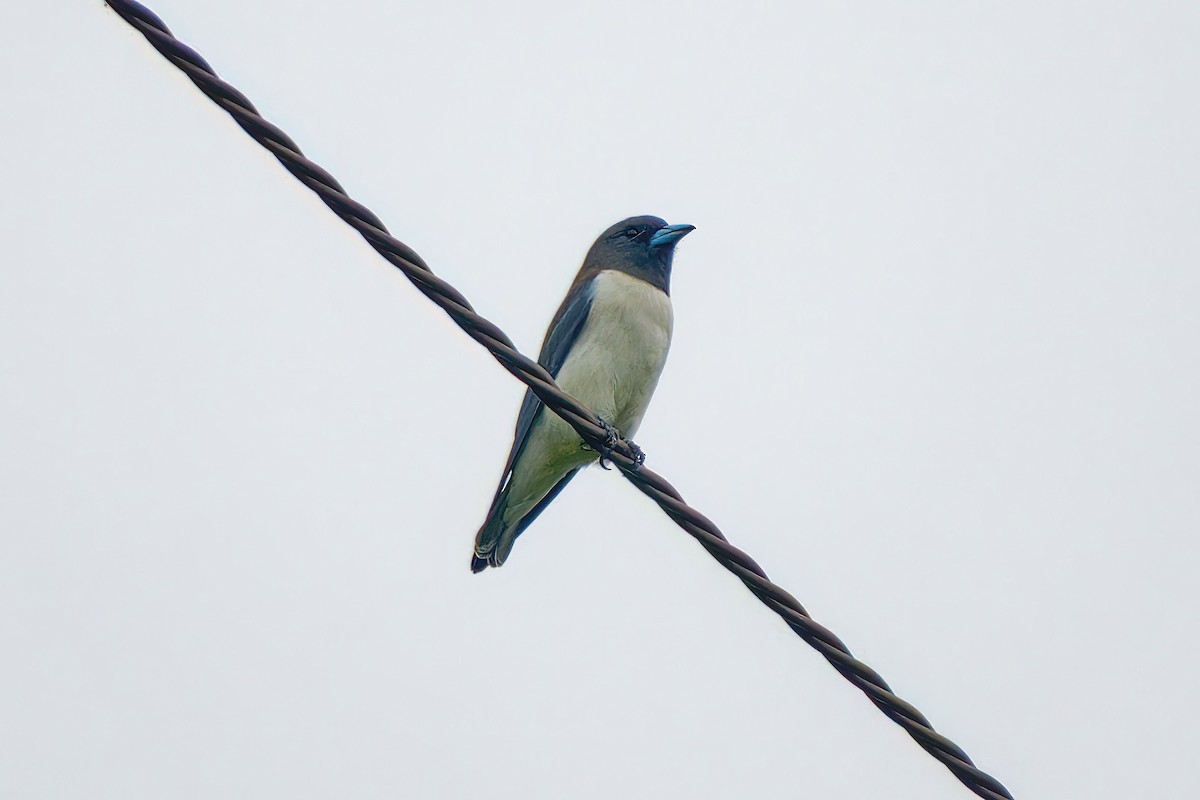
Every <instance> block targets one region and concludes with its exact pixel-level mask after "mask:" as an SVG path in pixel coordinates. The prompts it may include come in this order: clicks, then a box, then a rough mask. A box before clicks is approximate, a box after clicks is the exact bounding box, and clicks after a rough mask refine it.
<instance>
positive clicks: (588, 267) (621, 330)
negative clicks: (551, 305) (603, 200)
mask: <svg viewBox="0 0 1200 800" xmlns="http://www.w3.org/2000/svg"><path fill="white" fill-rule="evenodd" d="M693 230H695V226H694V225H668V224H667V223H666V222H664V221H663V220H662V219H660V218H658V217H653V216H638V217H629V218H628V219H624V220H621V221H620V222H618V223H616V224H614V225H612V226H611V227H610V228H608V230H606V231H604V233H602V234H600V236H599V238H597V239H596V241H595V243H594V244H593V245H592V246H591V248H590V249H589V250H588V252H587V255H586V256H585V257H584V259H583V266H581V267H580V269H579V272H578V273H577V274H576V275H575V280H574V281H573V282H572V283H571V288H570V290H568V292H567V296H566V297H565V298H564V299H563V301H562V305H560V306H559V307H558V312H557V313H555V315H554V318H553V319H552V320H551V321H550V327H549V329H548V330H547V331H546V338H545V339H544V341H543V342H542V349H541V353H540V354H539V355H538V363H540V364H541V365H542V366H543V367H545V368H546V370H547V371H548V372H549V373H550V374H551V375H553V376H554V379H555V382H557V383H558V385H559V386H560V387H561V388H562V389H563V391H565V392H567V393H568V394H570V395H572V396H573V397H575V398H576V399H578V400H579V401H581V402H582V403H583V404H584V405H586V406H587V407H588V408H590V409H591V410H592V411H594V412H596V413H597V414H598V415H599V416H600V420H601V422H602V425H603V427H604V429H605V430H606V431H607V432H608V434H609V441H611V442H615V441H616V437H617V436H622V437H623V438H625V439H627V440H628V439H629V438H631V437H632V436H633V435H634V434H635V433H636V432H637V429H638V427H639V425H640V424H641V422H642V417H643V416H644V415H645V413H646V407H647V406H648V405H649V403H650V396H651V395H652V394H653V393H654V388H655V386H656V385H657V384H658V378H659V376H660V375H661V374H662V370H663V365H664V364H665V363H666V360H667V350H668V349H669V348H670V346H671V329H672V325H673V319H674V318H673V314H672V310H671V264H672V261H673V260H674V256H675V245H676V244H678V243H679V240H680V239H682V238H683V237H684V236H687V235H688V234H689V233H691V232H692V231H693ZM635 453H637V454H639V455H640V453H641V451H640V449H638V450H635ZM601 459H602V454H601V453H597V452H596V451H594V450H592V449H591V448H589V447H588V446H587V445H586V444H584V442H583V439H582V438H580V436H579V434H578V433H576V432H575V429H574V428H572V427H571V426H570V425H568V424H567V423H566V422H565V421H564V420H563V419H562V418H561V417H559V416H558V415H557V414H555V413H554V412H552V411H548V410H547V409H546V407H545V406H544V405H543V404H542V401H541V400H539V399H538V398H537V397H536V396H535V395H534V394H533V392H532V391H529V390H526V392H525V399H524V400H523V401H522V402H521V410H520V412H519V413H518V414H517V425H516V430H515V431H514V432H513V443H512V449H511V450H509V453H508V460H507V462H506V463H505V465H504V471H503V473H502V474H501V476H500V483H499V485H498V486H497V487H496V494H495V496H494V497H493V498H492V504H491V507H490V508H489V509H488V513H487V517H486V518H485V520H484V522H483V525H482V526H481V527H480V528H479V532H478V533H477V534H476V536H475V550H474V552H473V553H472V555H471V571H472V572H482V571H483V570H485V569H487V568H488V567H499V566H500V565H502V564H503V563H504V561H505V559H507V558H508V556H509V553H510V552H511V551H512V547H513V543H514V542H515V541H516V540H517V537H518V536H520V535H521V533H522V532H523V531H524V530H525V529H526V528H528V527H529V525H530V523H532V522H533V521H534V520H535V519H536V518H537V516H538V515H539V514H541V513H542V511H544V510H545V509H546V506H548V505H549V504H550V502H551V501H552V500H554V498H555V497H557V496H558V494H559V492H561V491H562V490H563V488H564V487H566V485H567V484H568V483H569V482H570V481H571V479H572V478H574V477H575V475H576V473H578V472H579V470H581V469H582V468H584V467H585V466H588V465H589V464H591V463H594V462H596V461H597V460H600V463H601V464H603V460H601Z"/></svg>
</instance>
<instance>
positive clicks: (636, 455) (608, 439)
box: [584, 419, 646, 469]
mask: <svg viewBox="0 0 1200 800" xmlns="http://www.w3.org/2000/svg"><path fill="white" fill-rule="evenodd" d="M600 427H601V428H603V429H604V444H603V445H602V446H601V447H600V467H601V468H602V469H612V467H610V466H609V465H608V463H609V458H610V457H611V456H612V454H613V448H614V447H616V446H617V442H619V441H621V432H620V431H619V430H617V429H616V428H614V427H613V426H612V425H610V424H608V422H607V420H604V419H600ZM625 444H627V445H629V452H630V453H632V454H633V468H634V469H637V468H638V467H640V466H641V465H642V464H645V463H646V454H645V452H643V451H642V448H640V447H638V446H637V445H636V444H634V443H633V442H629V441H627V442H625ZM584 446H585V447H586V446H587V445H584Z"/></svg>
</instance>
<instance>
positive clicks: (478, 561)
mask: <svg viewBox="0 0 1200 800" xmlns="http://www.w3.org/2000/svg"><path fill="white" fill-rule="evenodd" d="M507 507H508V487H507V486H504V487H503V488H502V489H501V490H500V491H499V492H497V493H496V496H495V497H494V498H493V499H492V507H491V508H489V509H488V514H487V519H485V520H484V521H483V525H482V527H480V528H479V533H477V534H475V552H473V553H472V554H471V572H483V571H484V570H485V569H487V568H488V567H498V566H500V565H501V564H503V563H504V556H505V555H506V554H505V553H502V552H500V543H501V542H502V541H503V540H504V534H505V532H506V531H507V530H508V526H507V525H505V524H504V510H505V509H506V508H507Z"/></svg>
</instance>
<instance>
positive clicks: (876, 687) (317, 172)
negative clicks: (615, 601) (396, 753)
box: [108, 0, 1012, 800]
mask: <svg viewBox="0 0 1200 800" xmlns="http://www.w3.org/2000/svg"><path fill="white" fill-rule="evenodd" d="M108 5H109V6H110V7H111V8H112V9H113V10H114V11H116V12H117V14H119V15H120V16H121V18H122V19H124V20H125V21H126V22H128V23H129V24H130V25H132V26H133V27H134V28H135V29H136V30H137V31H138V32H139V33H141V34H142V35H143V36H145V37H146V39H147V41H149V42H150V44H151V45H152V46H153V47H154V48H155V49H156V50H158V52H159V53H161V54H162V55H163V56H164V57H165V58H166V59H167V60H168V61H170V62H171V63H172V64H174V65H175V66H176V67H178V68H179V69H180V70H182V71H183V73H184V74H185V75H187V77H188V78H189V79H191V81H192V82H193V83H195V84H196V86H197V87H198V88H199V89H200V91H202V92H204V94H206V95H207V96H208V97H209V98H210V99H211V100H212V101H213V102H214V103H216V104H217V105H219V106H220V107H221V108H223V109H224V110H225V111H226V112H228V113H229V115H230V116H231V117H233V119H234V121H235V122H237V124H238V125H240V126H241V127H242V128H243V129H244V130H245V131H246V133H248V134H250V136H251V137H253V138H254V140H255V141H257V142H258V143H259V144H261V145H262V146H263V147H265V148H266V149H267V150H269V151H270V152H271V154H272V155H274V156H275V158H277V159H278V160H279V162H280V163H281V164H283V166H284V167H285V168H286V169H287V170H288V171H289V172H291V173H292V175H294V176H295V177H296V178H297V180H299V181H300V182H301V183H303V184H304V185H305V186H307V187H308V188H309V189H311V190H312V191H313V192H315V193H316V194H317V196H318V197H320V198H321V200H322V201H323V202H324V203H325V204H326V205H327V206H329V208H330V209H331V210H332V211H333V213H335V214H337V215H338V216H339V217H341V219H342V220H343V221H345V222H346V223H347V224H348V225H350V226H351V227H353V228H354V229H355V230H357V231H358V232H359V234H361V235H362V237H363V238H364V239H366V240H367V243H368V244H370V245H371V246H372V247H373V248H375V250H377V251H378V252H379V254H380V255H382V256H383V257H384V258H385V259H387V260H388V262H389V263H391V264H392V265H393V266H395V267H396V268H397V269H399V270H400V271H401V272H403V273H404V275H405V277H407V278H408V279H409V280H410V281H411V282H412V283H413V285H414V286H416V287H417V289H418V290H420V291H421V293H422V294H424V295H425V296H426V297H428V298H429V299H430V300H432V301H433V302H434V303H436V304H437V305H438V306H439V307H440V308H441V309H442V310H443V311H445V312H446V313H447V314H448V315H449V316H450V318H451V319H452V320H454V322H455V323H456V324H457V325H458V326H459V327H460V328H462V329H463V330H464V331H466V333H467V335H468V336H470V337H471V338H472V339H474V340H475V341H477V342H479V343H480V344H481V345H483V346H484V347H485V348H487V350H488V352H489V353H491V354H492V355H493V356H494V357H495V358H496V360H497V361H499V362H500V364H501V365H502V366H503V367H504V368H505V369H507V370H508V371H509V372H510V373H512V374H513V375H514V376H515V377H516V378H517V379H518V380H520V381H521V382H522V383H524V384H525V385H527V386H528V387H529V388H530V389H531V390H532V391H533V393H534V394H535V395H537V396H538V398H539V399H540V400H541V401H542V402H543V403H545V404H546V407H547V408H549V409H550V410H551V411H553V412H554V413H555V414H558V415H559V416H560V417H562V418H563V419H564V420H566V421H567V422H568V423H569V424H570V425H571V426H572V427H573V428H574V429H575V430H576V431H577V432H578V433H579V435H580V436H581V437H582V438H583V440H584V441H585V442H586V443H587V444H588V445H589V446H591V447H592V448H593V449H596V450H597V451H599V450H600V449H601V447H603V445H604V441H605V436H606V433H605V430H604V429H603V428H602V427H601V426H600V424H599V418H598V417H597V416H596V415H595V414H594V413H592V412H591V411H590V410H589V409H588V408H586V407H585V406H584V405H583V404H582V403H580V402H579V401H578V400H576V399H575V398H573V397H571V396H570V395H568V394H566V393H565V392H563V391H562V390H561V389H559V388H558V386H557V385H556V384H555V382H554V378H553V377H552V376H551V375H550V373H549V372H547V371H546V369H545V368H544V367H543V366H542V365H540V364H538V363H537V362H536V361H533V360H532V359H530V358H528V357H527V356H524V355H522V354H521V353H519V352H518V351H517V349H516V347H515V346H514V345H513V343H512V341H511V340H510V339H509V338H508V336H506V335H505V333H504V332H503V331H502V330H500V329H499V328H498V327H496V325H494V324H493V323H492V322H490V321H488V320H486V319H484V318H483V317H481V316H480V315H479V314H477V313H476V312H475V309H474V308H472V307H471V304H470V303H469V302H467V299H466V298H465V297H463V296H462V294H461V293H459V291H458V290H457V289H455V288H454V287H453V286H451V285H450V284H448V283H446V282H445V281H444V280H442V279H441V278H439V277H437V276H436V275H434V274H433V272H432V270H430V269H429V266H428V265H426V263H425V262H424V261H423V260H422V259H421V257H420V256H419V255H417V254H416V252H414V251H413V250H412V248H410V247H409V246H408V245H406V244H404V243H403V242H401V241H399V240H398V239H396V238H395V237H393V236H392V235H391V234H390V233H388V230H387V228H386V227H385V226H384V224H383V222H382V221H381V220H380V219H379V218H378V217H377V216H376V215H375V214H374V213H373V212H372V211H371V210H370V209H368V208H366V207H365V206H363V205H362V204H361V203H358V202H357V201H355V200H352V199H351V198H350V197H349V196H348V195H347V194H346V191H345V190H344V189H343V188H342V186H341V184H339V183H338V182H337V180H336V179H335V178H334V177H333V176H332V175H330V174H329V173H328V172H326V171H325V170H324V169H323V168H322V167H320V166H319V165H317V164H315V163H313V162H312V161H310V160H309V159H308V158H306V157H305V156H304V154H303V153H302V152H301V151H300V148H299V147H298V146H297V145H296V143H295V142H293V141H292V139H291V137H289V136H288V135H287V134H286V133H284V132H283V131H281V130H280V129H279V128H277V127H276V126H275V125H273V124H271V123H270V122H267V121H266V120H265V119H263V118H262V116H261V115H260V114H259V113H258V109H256V108H255V107H254V104H253V103H251V102H250V101H249V100H248V99H247V98H246V96H245V95H243V94H242V93H241V92H239V91H238V90H237V89H235V88H234V87H233V86H231V85H229V84H228V83H226V82H225V81H223V80H221V79H220V78H219V77H217V75H216V72H215V71H214V70H213V69H212V67H211V66H209V64H208V62H207V61H205V60H204V58H202V57H201V56H200V55H199V54H198V53H197V52H196V51H195V50H192V49H191V48H190V47H188V46H186V45H184V44H183V43H181V42H180V41H179V40H177V39H176V38H175V37H174V36H173V35H172V34H171V31H170V30H169V29H168V28H167V26H166V25H165V24H164V23H163V21H162V20H161V19H159V17H158V16H157V15H155V14H154V13H153V12H152V11H150V10H149V9H147V8H146V7H145V6H143V5H141V4H140V3H136V2H132V0H108ZM610 460H611V461H612V463H614V464H616V465H617V467H619V468H620V470H621V472H622V474H624V476H625V477H626V478H627V479H628V480H629V482H630V483H632V484H633V485H634V486H636V487H637V488H638V489H639V490H640V491H641V492H642V493H643V494H645V495H646V496H647V497H649V498H650V499H651V500H653V501H654V502H655V503H657V504H658V505H659V506H660V507H661V508H662V509H663V511H665V512H666V513H667V516H669V517H670V518H671V519H672V520H674V521H675V523H676V524H678V525H679V527H681V528H683V530H684V531H686V532H687V533H688V534H689V535H691V536H692V537H693V538H695V539H696V540H697V541H698V542H699V543H700V544H701V546H702V547H704V549H705V550H707V551H708V552H709V554H710V555H712V557H713V558H715V559H716V560H717V561H718V562H720V564H721V565H722V566H723V567H725V568H726V569H727V570H729V571H730V572H732V573H733V574H734V575H735V576H737V578H738V579H739V580H740V581H742V583H744V584H745V585H746V588H748V589H749V590H750V591H751V592H752V593H753V594H754V596H755V597H757V598H758V599H759V600H760V601H761V602H762V603H763V604H764V605H765V606H767V608H769V609H771V610H772V611H774V612H775V613H776V614H778V615H779V616H780V617H782V618H783V621H784V622H786V623H787V624H788V626H789V627H791V629H792V630H793V631H795V632H796V634H798V635H799V636H800V637H801V638H802V639H804V641H805V642H807V643H808V644H809V645H810V646H812V647H813V648H814V649H815V650H816V651H817V652H818V653H820V654H821V655H822V656H824V657H825V659H826V660H827V661H829V663H830V664H831V665H832V666H833V668H834V669H836V670H837V671H838V672H839V673H841V675H842V677H844V678H845V679H846V680H848V681H850V683H852V684H854V685H855V686H857V687H858V688H859V689H860V690H862V692H863V693H864V694H866V696H867V697H868V698H869V699H870V700H871V702H872V703H874V704H875V705H876V706H877V707H878V708H879V710H880V711H882V712H883V713H884V714H885V715H887V717H888V718H889V719H891V720H892V721H893V722H895V723H896V724H897V725H899V726H900V727H902V728H903V729H904V730H905V731H906V732H907V733H908V735H909V736H911V737H912V738H913V739H914V740H916V742H917V744H919V745H921V747H923V748H924V749H925V750H926V751H927V752H929V754H930V755H932V756H933V757H934V758H936V759H937V760H938V761H940V762H942V763H943V764H944V765H946V767H947V768H948V769H949V770H950V771H951V772H952V773H954V775H955V777H957V778H958V779H959V780H960V781H961V782H962V783H963V784H964V785H965V786H966V787H967V788H968V789H970V790H971V791H972V792H974V793H975V794H977V795H979V796H980V797H984V798H988V800H1001V799H1004V800H1012V795H1011V794H1009V792H1008V790H1007V789H1006V788H1004V786H1003V784H1001V783H1000V782H999V781H998V780H996V779H995V778H993V777H992V776H991V775H989V774H987V773H986V772H984V771H982V770H980V769H979V768H978V767H976V766H975V763H974V762H973V761H971V759H970V757H969V756H968V755H967V754H966V753H965V752H963V750H962V748H960V747H959V746H958V745H956V744H955V743H954V742H952V741H950V740H949V739H947V738H946V737H945V736H943V735H941V734H940V733H938V732H937V731H935V730H934V729H933V726H932V724H931V723H930V722H929V720H928V719H926V718H925V715H924V714H922V713H921V712H920V711H918V710H917V709H916V708H914V707H913V706H912V705H911V704H909V703H907V702H906V701H904V700H902V699H900V698H899V697H897V696H896V694H895V693H894V692H892V689H891V687H890V686H888V684H887V682H886V681H884V679H883V678H882V677H880V675H879V673H877V672H876V671H875V670H873V669H871V668H870V667H868V666H867V665H866V664H864V663H862V662H861V661H859V660H858V659H856V658H855V657H854V656H853V655H851V654H850V650H849V648H847V647H846V645H845V643H843V642H842V640H841V639H839V638H838V637H837V636H835V635H834V634H833V633H832V632H831V631H829V630H828V629H826V628H825V627H823V626H822V625H819V624H818V623H817V622H815V621H813V619H812V618H811V617H810V616H809V615H808V612H807V611H805V610H804V606H802V605H801V604H800V602H799V601H798V600H796V598H794V597H792V596H791V595H790V594H788V593H787V592H786V591H784V590H783V589H781V588H780V587H778V586H776V585H775V584H773V583H771V581H770V580H769V579H768V578H767V575H766V573H765V572H764V571H763V569H762V567H760V566H759V565H758V564H757V563H756V562H755V561H754V559H752V558H750V556H748V555H746V554H745V553H743V552H742V551H741V550H739V549H738V548H736V547H734V546H733V545H731V544H730V543H729V542H728V541H727V540H726V539H725V536H724V534H722V533H721V531H720V529H718V528H717V526H716V525H715V524H713V522H712V521H711V520H709V519H708V518H707V517H705V516H704V515H703V514H701V513H700V512H698V511H696V510H695V509H694V508H692V507H691V506H689V505H688V504H687V503H685V502H684V500H683V497H682V496H681V495H680V494H679V492H678V491H676V490H675V487H673V486H671V484H669V483H668V482H667V481H666V480H665V479H663V478H662V477H661V476H659V475H658V474H656V473H655V472H653V471H652V470H650V469H649V468H647V467H645V466H644V465H639V464H637V463H636V461H635V457H634V453H633V452H632V451H631V450H630V448H629V444H628V443H627V442H626V441H624V440H621V441H619V442H618V443H617V445H616V446H615V448H613V455H612V457H611V459H610Z"/></svg>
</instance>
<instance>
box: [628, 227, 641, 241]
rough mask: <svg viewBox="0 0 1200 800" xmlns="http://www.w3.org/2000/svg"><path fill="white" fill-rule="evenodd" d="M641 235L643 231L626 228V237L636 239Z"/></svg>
mask: <svg viewBox="0 0 1200 800" xmlns="http://www.w3.org/2000/svg"><path fill="white" fill-rule="evenodd" d="M639 233H641V231H639V230H638V229H637V228H626V229H625V235H626V236H628V237H629V238H630V239H636V238H637V235H638V234H639Z"/></svg>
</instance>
